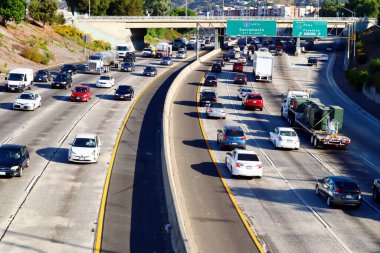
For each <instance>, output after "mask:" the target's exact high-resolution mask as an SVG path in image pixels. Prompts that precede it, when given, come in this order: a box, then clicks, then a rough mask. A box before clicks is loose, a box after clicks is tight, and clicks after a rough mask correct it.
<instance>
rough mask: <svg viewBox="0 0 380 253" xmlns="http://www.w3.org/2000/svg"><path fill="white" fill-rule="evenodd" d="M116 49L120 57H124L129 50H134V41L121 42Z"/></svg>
mask: <svg viewBox="0 0 380 253" xmlns="http://www.w3.org/2000/svg"><path fill="white" fill-rule="evenodd" d="M116 51H117V53H118V59H123V60H124V58H125V55H126V54H127V53H128V52H134V51H135V50H134V48H133V45H132V43H124V44H119V45H117V46H116Z"/></svg>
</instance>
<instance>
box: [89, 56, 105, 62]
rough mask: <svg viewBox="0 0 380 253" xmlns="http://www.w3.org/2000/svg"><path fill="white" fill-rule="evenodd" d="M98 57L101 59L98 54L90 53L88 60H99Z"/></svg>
mask: <svg viewBox="0 0 380 253" xmlns="http://www.w3.org/2000/svg"><path fill="white" fill-rule="evenodd" d="M100 59H102V58H101V57H100V56H97V55H91V56H90V57H89V60H91V61H99V60H100Z"/></svg>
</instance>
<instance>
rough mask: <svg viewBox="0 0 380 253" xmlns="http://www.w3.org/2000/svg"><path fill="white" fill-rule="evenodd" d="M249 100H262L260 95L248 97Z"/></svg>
mask: <svg viewBox="0 0 380 253" xmlns="http://www.w3.org/2000/svg"><path fill="white" fill-rule="evenodd" d="M248 98H252V99H262V97H261V96H258V95H248Z"/></svg>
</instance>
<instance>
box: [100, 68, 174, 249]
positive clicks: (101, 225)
mask: <svg viewBox="0 0 380 253" xmlns="http://www.w3.org/2000/svg"><path fill="white" fill-rule="evenodd" d="M173 67H174V65H173V66H171V67H170V68H168V69H167V70H166V71H165V72H163V73H161V74H160V75H157V76H156V77H155V78H154V79H153V80H152V81H151V82H150V83H149V84H148V86H146V87H145V88H144V89H143V90H142V91H141V93H140V94H139V95H138V96H137V97H136V99H135V100H134V101H133V103H132V105H131V107H130V108H129V110H128V113H127V115H126V116H125V118H124V121H123V124H122V126H121V128H120V131H119V134H118V135H117V138H116V142H115V145H114V148H113V151H112V157H111V161H110V164H109V166H108V172H107V177H106V181H105V183H104V188H103V194H102V202H101V205H100V211H99V218H98V226H97V229H96V241H95V249H94V252H95V253H99V252H100V250H101V246H102V237H103V222H104V213H105V208H106V202H107V195H108V188H109V184H110V180H111V174H112V169H113V164H114V161H115V157H116V152H117V149H118V147H119V143H120V139H121V135H122V134H123V131H124V128H125V126H126V124H127V122H128V120H129V117H130V116H131V113H132V111H133V109H134V107H135V106H136V104H137V102H138V101H139V100H140V98H141V97H142V96H143V95H144V93H145V92H146V91H147V90H148V89H149V88H150V86H152V84H153V83H154V82H155V81H156V80H157V79H158V78H159V77H161V76H163V75H164V74H166V73H167V72H168V71H169V70H171V69H172V68H173Z"/></svg>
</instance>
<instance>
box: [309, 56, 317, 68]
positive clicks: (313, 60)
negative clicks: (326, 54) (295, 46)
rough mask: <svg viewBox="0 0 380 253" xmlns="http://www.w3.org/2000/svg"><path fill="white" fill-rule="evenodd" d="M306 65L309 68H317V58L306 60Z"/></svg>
mask: <svg viewBox="0 0 380 253" xmlns="http://www.w3.org/2000/svg"><path fill="white" fill-rule="evenodd" d="M307 65H309V66H313V65H315V66H318V58H317V57H309V58H307Z"/></svg>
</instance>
